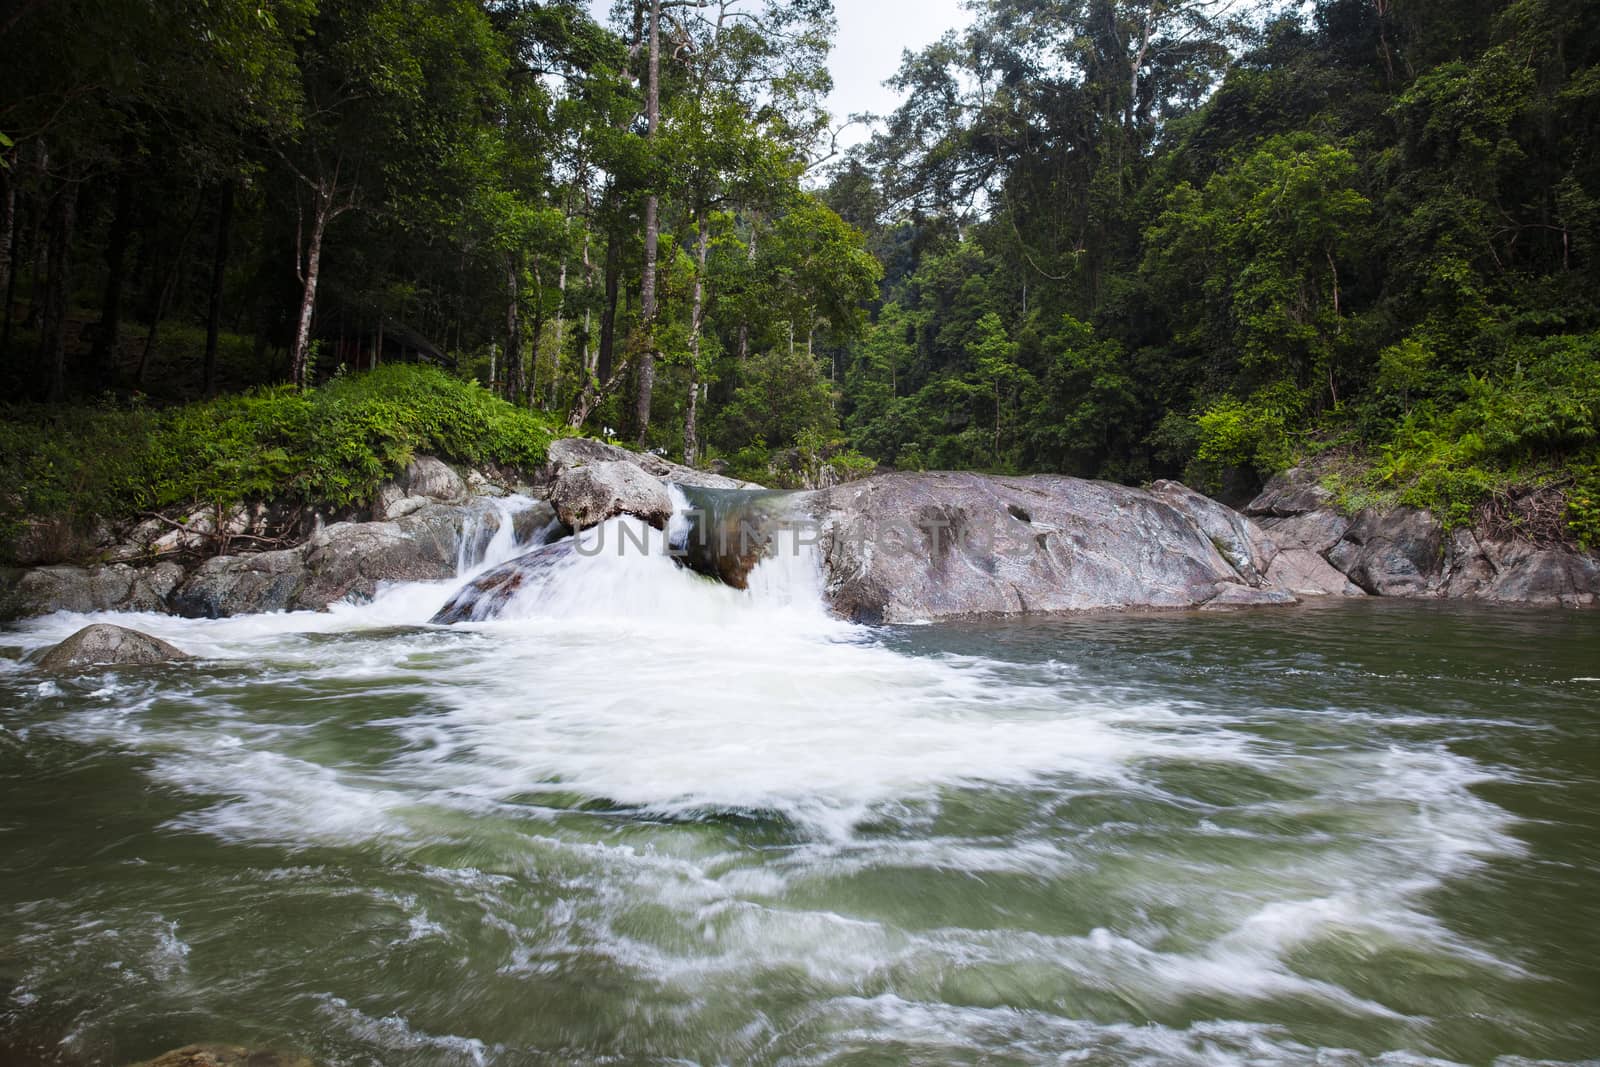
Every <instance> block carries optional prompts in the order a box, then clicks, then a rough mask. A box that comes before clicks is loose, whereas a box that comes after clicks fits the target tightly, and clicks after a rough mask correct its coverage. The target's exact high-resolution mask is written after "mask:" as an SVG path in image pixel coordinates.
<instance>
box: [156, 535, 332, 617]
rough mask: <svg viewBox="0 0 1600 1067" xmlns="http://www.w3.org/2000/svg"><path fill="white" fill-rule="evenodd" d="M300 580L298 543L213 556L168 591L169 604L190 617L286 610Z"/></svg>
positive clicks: (303, 558) (302, 567)
mask: <svg viewBox="0 0 1600 1067" xmlns="http://www.w3.org/2000/svg"><path fill="white" fill-rule="evenodd" d="M305 580H306V553H305V549H304V548H285V549H279V550H278V551H275V552H257V553H254V554H253V555H248V556H213V557H212V558H211V559H208V560H206V561H205V562H204V563H202V564H200V566H199V567H197V568H195V570H194V572H193V573H192V574H190V575H189V577H188V578H187V579H186V580H185V581H184V583H183V585H182V586H180V587H179V588H178V590H177V591H176V592H175V593H173V594H172V597H171V608H172V610H173V611H174V612H176V613H177V614H179V615H185V616H188V617H189V618H192V619H220V618H226V617H228V616H232V615H255V614H259V613H261V612H267V611H287V610H288V609H289V608H290V607H292V606H293V605H294V604H295V602H296V594H297V593H298V591H299V589H300V587H301V585H302V583H304V582H305Z"/></svg>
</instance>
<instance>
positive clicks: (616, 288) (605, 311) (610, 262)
mask: <svg viewBox="0 0 1600 1067" xmlns="http://www.w3.org/2000/svg"><path fill="white" fill-rule="evenodd" d="M621 295H622V240H621V238H620V237H618V236H617V235H616V234H615V233H613V234H612V235H611V240H610V241H609V242H608V243H607V245H606V301H605V304H604V305H603V306H602V307H601V309H600V350H599V351H598V352H597V353H596V354H595V355H596V359H595V377H596V378H597V379H598V380H599V381H602V382H603V381H605V380H606V379H607V378H609V377H611V368H612V364H613V363H615V362H616V353H617V300H618V298H619V297H621Z"/></svg>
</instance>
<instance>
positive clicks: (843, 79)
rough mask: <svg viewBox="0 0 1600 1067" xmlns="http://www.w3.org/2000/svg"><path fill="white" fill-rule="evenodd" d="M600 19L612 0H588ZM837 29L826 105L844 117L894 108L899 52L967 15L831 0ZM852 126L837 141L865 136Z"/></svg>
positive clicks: (948, 8) (897, 2) (918, 0)
mask: <svg viewBox="0 0 1600 1067" xmlns="http://www.w3.org/2000/svg"><path fill="white" fill-rule="evenodd" d="M589 7H590V9H591V10H592V11H593V12H594V16H595V17H596V18H597V19H599V20H600V21H602V22H604V21H605V20H606V16H607V13H608V12H609V11H610V8H611V3H610V0H589ZM834 14H835V15H837V16H838V19H839V33H838V36H837V38H836V39H835V41H834V47H833V55H832V56H830V57H829V59H828V66H829V67H830V69H831V70H832V71H833V94H832V95H831V96H830V97H828V110H829V111H831V112H833V116H834V121H835V122H836V123H837V122H843V121H844V120H845V119H846V118H847V117H848V116H850V115H854V114H858V113H860V112H872V113H874V114H883V113H885V112H888V111H892V110H894V106H895V104H896V102H897V99H896V97H895V95H894V93H893V92H891V91H890V90H888V89H885V88H884V87H883V84H882V83H883V80H884V79H885V78H887V77H889V76H890V75H892V74H893V73H894V72H895V71H896V70H898V69H900V54H901V52H903V51H905V50H906V49H907V48H910V49H912V50H916V49H918V48H921V47H922V46H923V45H925V44H929V43H931V42H933V41H935V40H937V39H938V37H939V35H940V34H942V33H944V31H945V30H948V29H952V28H954V27H956V26H965V25H966V24H967V23H968V22H969V21H970V20H971V16H970V15H969V14H968V13H967V12H966V11H963V10H962V9H961V0H834ZM866 137H867V132H866V131H865V130H864V129H862V128H860V127H856V128H854V129H852V130H850V131H849V133H848V134H847V135H846V136H844V137H842V138H841V139H840V143H841V145H849V144H855V143H856V142H858V141H863V140H866Z"/></svg>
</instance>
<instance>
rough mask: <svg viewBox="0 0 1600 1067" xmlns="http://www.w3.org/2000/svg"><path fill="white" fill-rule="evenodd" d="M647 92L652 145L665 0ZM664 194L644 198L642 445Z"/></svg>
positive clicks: (656, 17)
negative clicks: (661, 198)
mask: <svg viewBox="0 0 1600 1067" xmlns="http://www.w3.org/2000/svg"><path fill="white" fill-rule="evenodd" d="M649 79H650V82H649V86H648V88H647V89H646V92H645V136H646V137H647V138H648V140H649V142H650V144H651V146H652V147H654V145H655V142H656V129H657V127H659V126H660V124H661V0H650V74H649ZM660 207H661V205H660V198H659V197H658V196H657V195H656V194H655V192H653V191H652V192H651V193H650V194H649V195H648V196H646V197H645V200H644V275H643V277H642V278H641V279H640V283H639V323H640V328H641V330H642V331H643V336H644V351H641V352H640V353H639V392H638V397H637V402H636V404H635V406H634V423H635V430H636V432H637V435H638V442H639V444H640V446H641V447H642V446H643V445H644V443H645V436H646V434H648V433H649V432H650V400H651V394H652V393H653V392H654V391H655V382H656V353H655V337H654V330H655V318H656V249H657V246H658V245H659V243H660V240H661V220H660V217H659V215H660Z"/></svg>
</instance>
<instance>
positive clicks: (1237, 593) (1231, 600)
mask: <svg viewBox="0 0 1600 1067" xmlns="http://www.w3.org/2000/svg"><path fill="white" fill-rule="evenodd" d="M1298 603H1300V598H1299V597H1297V596H1295V595H1294V594H1293V593H1292V592H1290V591H1289V590H1287V589H1258V588H1256V587H1255V586H1250V585H1241V584H1239V583H1238V582H1218V583H1217V595H1216V596H1214V597H1212V598H1211V599H1210V600H1208V601H1206V602H1205V603H1204V604H1202V605H1200V610H1201V611H1221V610H1223V609H1226V608H1261V607H1287V606H1288V605H1290V604H1298Z"/></svg>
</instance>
